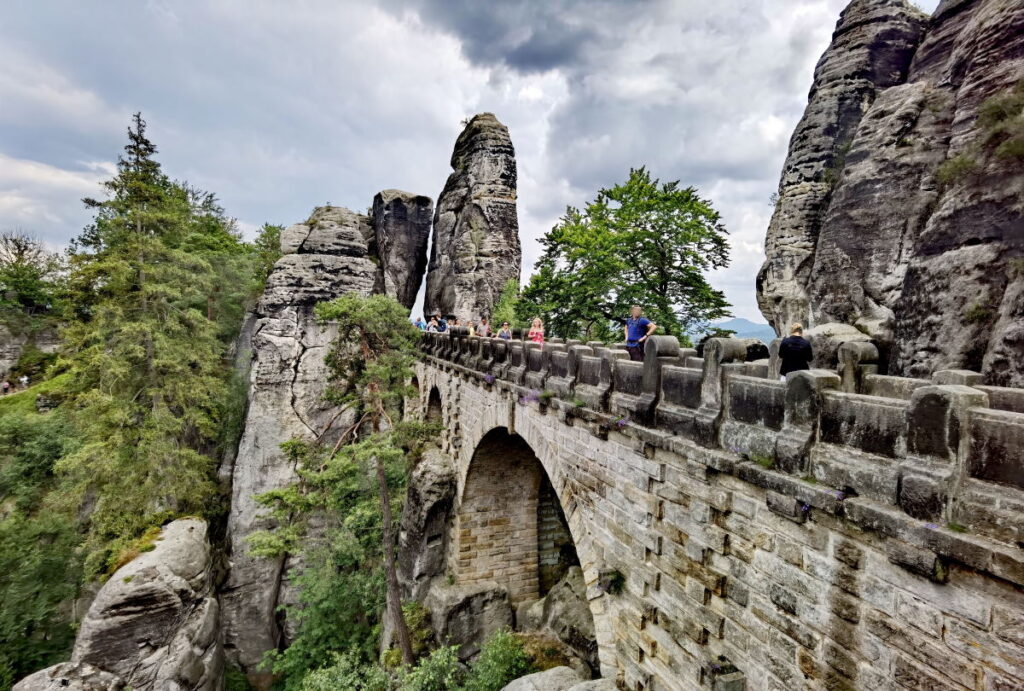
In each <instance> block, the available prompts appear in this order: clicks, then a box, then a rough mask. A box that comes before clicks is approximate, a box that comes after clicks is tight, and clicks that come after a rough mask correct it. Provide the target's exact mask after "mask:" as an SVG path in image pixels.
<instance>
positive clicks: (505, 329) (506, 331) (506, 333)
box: [498, 322, 512, 341]
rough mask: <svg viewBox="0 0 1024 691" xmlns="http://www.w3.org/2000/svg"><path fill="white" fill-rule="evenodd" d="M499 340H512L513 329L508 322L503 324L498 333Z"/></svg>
mask: <svg viewBox="0 0 1024 691" xmlns="http://www.w3.org/2000/svg"><path fill="white" fill-rule="evenodd" d="M498 338H503V339H505V340H506V341H511V340H512V327H511V326H509V323H508V322H503V323H502V325H501V330H500V331H498Z"/></svg>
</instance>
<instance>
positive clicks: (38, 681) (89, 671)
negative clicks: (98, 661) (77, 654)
mask: <svg viewBox="0 0 1024 691" xmlns="http://www.w3.org/2000/svg"><path fill="white" fill-rule="evenodd" d="M124 688H125V683H124V680H123V679H121V677H119V676H117V675H116V674H111V673H110V672H104V671H103V670H102V669H99V668H97V667H93V666H92V665H90V664H88V663H84V662H79V663H75V662H61V663H60V664H56V665H53V666H52V667H47V668H46V669H41V670H39V671H38V672H36V673H35V674H31V675H29V676H27V677H25V678H24V679H22V680H21V681H19V682H18V683H17V684H15V685H14V686H13V687H12V689H11V691H121V690H122V689H124Z"/></svg>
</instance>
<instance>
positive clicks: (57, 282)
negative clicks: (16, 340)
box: [0, 230, 63, 330]
mask: <svg viewBox="0 0 1024 691" xmlns="http://www.w3.org/2000/svg"><path fill="white" fill-rule="evenodd" d="M62 284H63V264H62V262H61V258H60V255H58V254H56V253H54V252H50V251H48V250H47V249H46V248H45V247H44V246H43V244H42V243H41V242H40V241H39V240H37V239H36V238H34V237H32V236H31V235H28V234H27V233H23V232H21V231H18V230H11V231H5V232H3V233H0V313H2V315H3V318H4V321H5V322H6V323H7V325H8V326H11V327H14V328H15V329H16V330H22V329H23V328H24V327H25V326H28V325H30V323H31V322H32V321H33V320H38V318H39V317H40V316H43V315H47V314H55V313H57V312H58V311H59V306H60V299H61V294H62V288H63V286H62Z"/></svg>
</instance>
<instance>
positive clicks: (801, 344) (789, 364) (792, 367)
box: [779, 324, 814, 381]
mask: <svg viewBox="0 0 1024 691" xmlns="http://www.w3.org/2000/svg"><path fill="white" fill-rule="evenodd" d="M779 359H780V360H782V368H781V369H780V370H779V374H780V375H781V376H780V379H781V380H782V381H786V375H787V374H789V373H790V372H796V371H798V370H802V369H810V368H811V360H813V359H814V354H813V353H812V352H811V344H810V343H809V342H808V341H807V339H806V338H804V327H803V326H802V325H800V324H793V326H791V327H790V328H789V336H787V337H786V338H784V339H782V343H781V344H779Z"/></svg>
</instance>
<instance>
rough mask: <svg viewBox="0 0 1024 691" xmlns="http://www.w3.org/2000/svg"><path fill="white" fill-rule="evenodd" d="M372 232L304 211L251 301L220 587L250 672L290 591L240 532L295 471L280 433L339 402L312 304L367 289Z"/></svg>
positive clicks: (324, 212)
mask: <svg viewBox="0 0 1024 691" xmlns="http://www.w3.org/2000/svg"><path fill="white" fill-rule="evenodd" d="M373 242H374V232H373V228H372V226H371V224H370V222H369V219H368V218H367V217H366V216H362V215H360V214H356V213H353V212H351V211H349V210H348V209H342V208H338V207H319V208H317V209H315V210H314V211H313V213H312V215H311V216H310V218H309V220H308V221H306V222H305V223H301V224H296V225H293V226H290V227H288V228H287V229H286V230H285V231H284V232H283V233H282V236H281V249H282V251H284V252H285V253H286V254H284V256H282V257H281V258H280V259H279V260H278V262H277V264H276V265H275V266H274V269H273V271H272V272H271V274H270V276H269V278H268V279H267V287H266V290H265V291H264V294H263V296H262V297H261V298H260V301H259V302H258V303H257V305H256V309H255V316H256V325H255V329H254V333H253V335H252V351H253V361H252V367H251V370H250V378H249V382H250V390H249V403H248V410H247V413H246V422H245V431H244V432H243V434H242V439H241V441H240V442H239V446H238V453H237V456H236V459H235V462H234V464H233V468H232V476H231V492H232V497H231V512H230V515H229V517H228V539H229V549H230V552H229V559H230V572H229V574H228V579H227V582H226V584H225V585H224V587H223V590H222V593H221V603H222V605H223V607H224V644H225V649H226V652H227V654H228V656H229V658H230V659H231V660H232V661H233V662H235V663H236V664H238V665H240V666H241V668H242V669H243V670H245V671H247V672H250V673H252V672H255V670H256V666H257V665H258V663H259V662H260V660H261V658H262V656H263V654H264V652H266V651H267V650H270V649H273V648H276V647H277V646H278V644H279V643H280V642H281V641H282V636H284V635H285V633H286V632H285V630H283V628H282V627H281V625H280V623H279V617H278V614H277V613H276V609H277V606H278V605H279V604H281V603H282V602H284V601H286V600H287V599H288V597H289V596H288V593H287V590H288V586H287V583H286V582H285V575H286V573H287V571H288V568H289V564H288V563H286V562H285V560H281V559H263V558H256V557H252V556H250V555H249V554H248V544H247V542H246V538H248V536H249V535H251V534H252V533H253V532H254V531H256V530H261V529H265V528H268V527H270V526H271V525H272V524H271V523H270V522H269V521H268V520H266V519H263V518H261V516H262V514H263V508H262V507H260V506H259V505H258V504H257V503H256V500H255V497H256V495H258V494H260V493H262V492H266V491H269V490H271V489H277V488H280V487H284V486H286V485H288V484H289V483H291V482H292V481H294V480H295V478H296V475H295V469H294V468H293V467H292V465H291V463H290V462H289V461H288V460H287V459H286V458H285V457H284V454H283V453H282V451H281V449H280V445H281V443H282V442H284V441H287V440H289V439H292V438H303V439H312V438H314V437H316V436H317V435H318V434H320V433H321V432H323V431H324V430H325V428H326V427H327V425H328V422H329V421H330V420H331V418H332V417H333V416H334V415H335V413H336V412H337V411H335V410H332V409H331V408H330V407H328V406H327V404H326V403H325V402H324V401H323V393H324V390H325V387H326V385H327V366H326V364H325V357H326V355H327V350H328V347H329V344H330V342H331V340H332V338H333V336H334V332H333V329H332V328H331V327H330V326H321V325H319V324H317V323H316V319H315V316H314V314H313V308H314V306H315V305H316V303H317V302H320V301H324V300H330V299H332V298H335V297H338V296H339V295H342V294H344V293H347V292H357V293H361V294H364V295H369V294H370V293H371V292H372V291H373V290H374V287H375V285H377V283H378V266H377V264H376V263H375V262H374V261H373V259H372V255H371V254H370V248H371V247H372V245H373ZM343 422H344V420H340V421H338V422H336V423H335V425H336V428H337V427H338V426H340V424H341V423H343ZM328 437H329V435H328Z"/></svg>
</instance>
